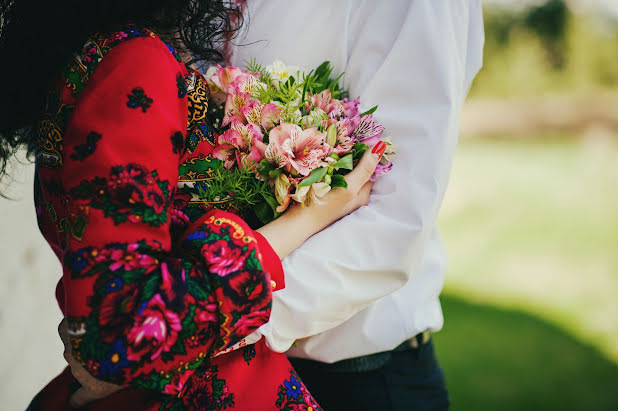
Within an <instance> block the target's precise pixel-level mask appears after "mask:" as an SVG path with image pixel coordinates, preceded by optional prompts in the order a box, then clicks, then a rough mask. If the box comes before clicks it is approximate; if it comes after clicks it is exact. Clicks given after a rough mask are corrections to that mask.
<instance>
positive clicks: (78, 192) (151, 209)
mask: <svg viewBox="0 0 618 411" xmlns="http://www.w3.org/2000/svg"><path fill="white" fill-rule="evenodd" d="M170 191H171V187H170V184H169V183H168V182H167V181H161V180H160V179H159V178H158V175H157V172H156V171H154V170H153V171H149V170H148V169H146V168H145V167H143V166H141V165H138V164H128V165H127V166H114V167H112V169H111V172H110V175H109V178H107V179H105V178H101V177H95V178H94V179H93V180H91V181H82V182H81V183H80V184H79V185H78V186H76V187H74V188H73V189H72V190H71V191H70V194H71V195H72V196H73V197H74V198H77V199H83V200H90V207H92V208H97V209H100V210H103V211H104V213H105V217H109V218H112V219H113V220H114V224H116V225H118V224H121V223H124V222H126V221H130V222H132V223H146V224H149V225H152V226H155V227H158V226H161V225H162V224H164V223H165V222H167V207H168V198H169V196H170Z"/></svg>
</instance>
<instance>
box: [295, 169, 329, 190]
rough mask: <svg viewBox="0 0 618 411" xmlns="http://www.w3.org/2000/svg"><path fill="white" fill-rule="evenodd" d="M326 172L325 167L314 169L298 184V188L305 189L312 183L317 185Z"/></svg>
mask: <svg viewBox="0 0 618 411" xmlns="http://www.w3.org/2000/svg"><path fill="white" fill-rule="evenodd" d="M327 172H328V168H327V167H321V168H316V169H315V170H313V171H312V172H311V174H309V176H307V177H306V178H305V179H304V180H303V181H301V182H300V183H299V184H298V186H299V187H306V186H310V185H311V184H313V183H317V182H318V181H320V180H321V179H323V178H324V176H325V175H326V173H327Z"/></svg>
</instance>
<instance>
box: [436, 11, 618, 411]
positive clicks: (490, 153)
mask: <svg viewBox="0 0 618 411" xmlns="http://www.w3.org/2000/svg"><path fill="white" fill-rule="evenodd" d="M484 15H485V35H486V41H485V54H484V67H483V69H482V70H481V72H480V73H479V75H478V76H477V78H476V79H475V82H474V84H473V86H472V88H471V90H470V94H469V97H468V100H467V102H466V105H465V107H464V110H463V113H462V123H461V137H460V145H459V147H458V151H457V153H456V155H455V161H454V165H453V170H452V175H451V183H450V185H449V188H448V190H447V194H446V199H445V202H444V205H443V208H442V211H441V215H440V218H439V225H440V228H441V232H442V234H443V237H444V240H445V243H446V246H447V251H448V254H449V261H450V265H449V270H448V273H447V278H446V288H445V291H444V294H443V299H442V302H443V306H444V311H445V318H446V323H445V327H444V330H443V331H441V332H440V333H438V334H437V335H436V336H435V341H436V347H437V350H438V355H439V359H440V360H441V362H442V365H443V367H444V369H445V373H446V377H447V381H448V384H449V389H450V392H451V399H452V403H453V409H454V410H498V409H499V410H618V161H617V160H618V1H616V0H607V1H600V0H599V1H591V0H589V1H585V0H573V1H562V0H549V1H547V0H539V1H521V0H518V1H507V0H502V1H498V0H494V1H489V0H487V1H484Z"/></svg>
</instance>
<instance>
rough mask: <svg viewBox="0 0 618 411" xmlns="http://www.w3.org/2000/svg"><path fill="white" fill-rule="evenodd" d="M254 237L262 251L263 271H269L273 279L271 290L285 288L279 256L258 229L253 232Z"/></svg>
mask: <svg viewBox="0 0 618 411" xmlns="http://www.w3.org/2000/svg"><path fill="white" fill-rule="evenodd" d="M255 238H256V239H257V242H258V247H259V248H260V251H261V252H262V262H263V264H264V271H266V272H268V273H270V279H271V280H272V281H274V283H273V285H274V288H273V291H277V290H281V289H283V288H285V276H284V274H283V266H282V265H281V260H280V259H279V256H278V255H277V253H276V252H275V250H273V248H272V247H271V245H270V243H269V242H268V240H267V239H266V238H264V236H263V235H262V234H260V233H259V232H258V231H256V232H255Z"/></svg>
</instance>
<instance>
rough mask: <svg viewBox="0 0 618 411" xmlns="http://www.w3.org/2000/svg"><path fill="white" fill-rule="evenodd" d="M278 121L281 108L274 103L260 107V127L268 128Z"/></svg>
mask: <svg viewBox="0 0 618 411" xmlns="http://www.w3.org/2000/svg"><path fill="white" fill-rule="evenodd" d="M279 121H281V109H280V108H279V107H277V105H276V104H274V103H268V104H265V105H264V107H262V119H261V122H260V123H261V126H262V128H263V129H264V130H269V129H271V128H273V126H274V125H275V123H278V122H279Z"/></svg>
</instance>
